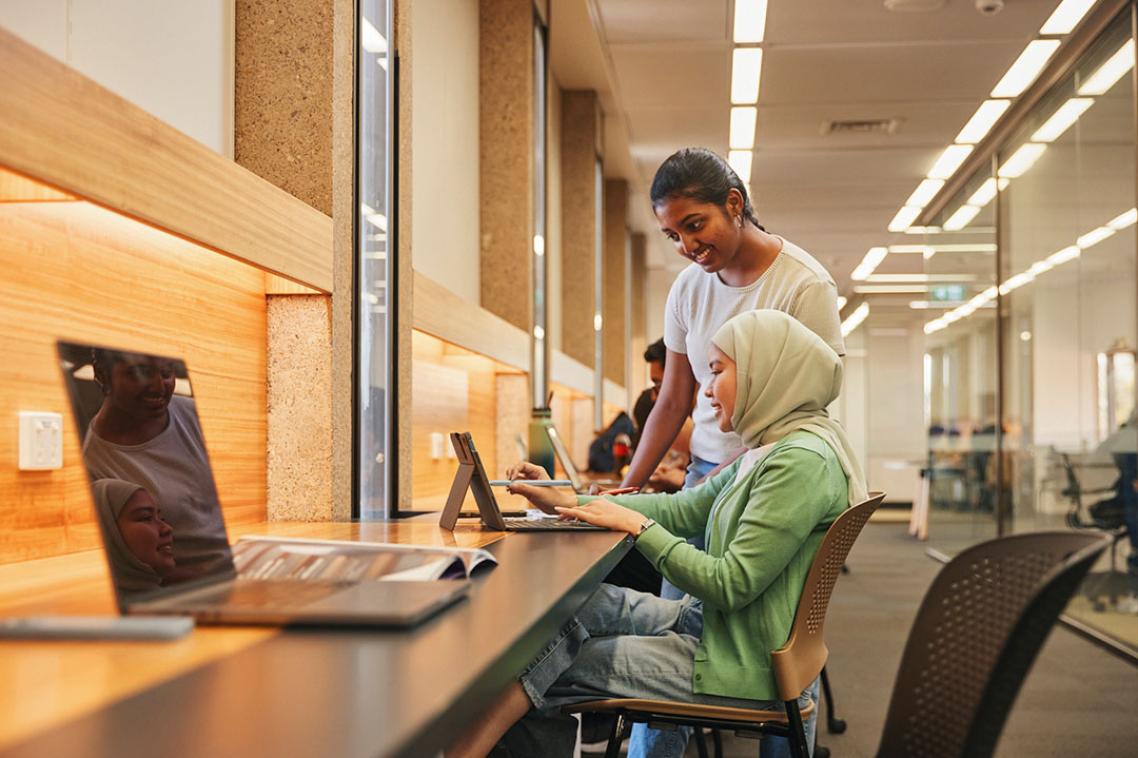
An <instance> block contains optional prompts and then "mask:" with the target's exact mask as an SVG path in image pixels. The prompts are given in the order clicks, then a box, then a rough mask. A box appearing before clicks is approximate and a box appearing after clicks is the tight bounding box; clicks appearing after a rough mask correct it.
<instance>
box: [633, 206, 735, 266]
mask: <svg viewBox="0 0 1138 758" xmlns="http://www.w3.org/2000/svg"><path fill="white" fill-rule="evenodd" d="M653 210H654V211H655V212H656V220H657V221H658V222H659V223H660V231H661V232H663V233H664V236H666V237H667V238H668V239H669V240H671V241H672V244H673V245H675V246H676V252H678V253H679V254H680V255H681V256H683V257H684V258H687V259H688V260H690V261H693V262H695V263H697V264H699V266H700V267H701V268H702V269H703V270H704V271H705V272H707V273H709V274H713V273H715V272H717V271H721V270H722V269H723V268H725V267H726V266H728V265H729V264H730V263H731V261H732V260H733V259H734V258H735V255H736V253H737V252H738V250H739V245H740V242H741V240H742V236H743V229H742V225H741V219H742V218H743V215H742V214H743V196H742V195H741V194H740V193H739V192H738V190H734V189H733V190H731V191H730V192H728V194H727V203H726V204H725V205H722V206H720V205H714V204H712V203H704V202H701V201H699V200H696V199H694V198H690V197H666V198H664V199H663V200H661V201H660V202H659V203H657V204H656V205H655V206H654V207H653Z"/></svg>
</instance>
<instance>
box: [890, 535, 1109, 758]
mask: <svg viewBox="0 0 1138 758" xmlns="http://www.w3.org/2000/svg"><path fill="white" fill-rule="evenodd" d="M1109 544H1110V537H1109V536H1104V535H1096V534H1088V533H1086V532H1081V533H1079V532H1041V533H1036V534H1021V535H1014V536H1011V537H1001V538H999V539H995V540H991V541H989V542H984V543H981V544H979V545H976V546H974V547H972V548H969V549H968V550H965V551H964V552H962V553H960V554H959V555H957V556H956V557H955V558H954V559H952V561H950V562H949V563H948V564H947V565H946V566H945V567H944V568H943V569H942V570H941V572H940V573H939V574H937V576H936V578H935V579H934V580H933V583H932V585H931V586H930V587H929V590H928V592H926V593H925V598H924V600H923V601H922V602H921V607H920V610H919V611H918V612H917V618H916V620H915V621H914V622H913V628H912V630H911V631H910V632H909V639H908V642H906V644H905V652H904V654H903V656H902V658H901V665H900V668H899V670H898V672H897V680H896V683H895V684H894V686H893V696H892V699H891V701H890V704H889V711H888V714H887V716H886V720H885V729H884V732H883V734H882V737H881V744H880V747H879V748H878V750H877V755H878V756H882V757H883V758H884V757H886V756H896V755H905V756H913V757H914V758H942V757H943V758H949V757H952V758H957V757H959V756H969V758H973V757H975V758H984V756H990V755H991V754H992V752H993V751H994V750H995V747H996V743H997V741H998V740H999V737H1000V733H1001V732H1002V731H1003V728H1004V723H1005V722H1006V721H1007V717H1008V712H1009V711H1010V710H1011V706H1012V703H1013V702H1015V698H1016V695H1017V694H1018V693H1019V689H1020V686H1021V685H1022V684H1023V680H1024V677H1025V676H1026V675H1027V672H1028V671H1029V670H1030V668H1031V665H1032V663H1033V662H1034V661H1035V657H1036V655H1038V653H1039V650H1040V648H1041V647H1042V646H1043V643H1044V641H1045V640H1046V639H1047V635H1048V634H1049V633H1050V631H1051V628H1052V627H1053V626H1054V624H1055V620H1056V619H1057V618H1058V617H1059V614H1060V613H1061V612H1062V610H1063V608H1064V607H1065V606H1066V605H1067V601H1068V600H1069V599H1070V598H1071V595H1073V594H1074V592H1075V590H1076V589H1077V588H1078V586H1079V583H1080V582H1081V581H1082V580H1083V577H1085V576H1086V573H1087V571H1088V570H1089V569H1090V567H1091V565H1092V564H1093V563H1094V562H1095V560H1096V559H1097V558H1098V557H1099V556H1100V555H1101V554H1102V552H1103V551H1104V550H1106V548H1107V546H1108V545H1109Z"/></svg>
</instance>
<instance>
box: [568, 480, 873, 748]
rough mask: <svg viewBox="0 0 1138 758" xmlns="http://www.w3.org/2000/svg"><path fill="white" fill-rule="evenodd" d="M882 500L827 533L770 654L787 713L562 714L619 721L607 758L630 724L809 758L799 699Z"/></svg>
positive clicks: (618, 705)
mask: <svg viewBox="0 0 1138 758" xmlns="http://www.w3.org/2000/svg"><path fill="white" fill-rule="evenodd" d="M884 498H885V495H884V494H883V493H872V496H871V497H870V499H869V500H866V501H865V502H863V503H858V504H857V505H855V506H853V507H851V508H848V509H846V510H845V511H844V512H843V513H842V514H841V515H840V516H838V518H836V519H835V520H834V523H833V524H831V525H830V528H829V529H827V530H826V536H825V537H823V538H822V544H821V545H819V547H818V552H817V553H816V554H815V555H814V560H813V562H812V563H811V565H810V571H809V572H808V573H807V575H806V583H805V585H804V586H803V590H802V596H801V598H800V599H799V601H798V610H797V612H796V613H795V615H794V623H793V625H792V626H791V628H790V639H788V640H787V642H786V644H785V645H783V646H782V647H781V648H779V649H778V650H775V651H774V652H772V653H771V665H772V667H773V669H774V674H775V682H776V683H777V685H778V691H779V697H781V698H782V700H783V704H784V706H785V708H786V710H785V711H775V710H770V711H767V710H752V709H749V708H727V707H722V706H713V705H702V704H699V703H684V702H673V701H668V700H640V699H632V698H617V699H611V700H593V701H590V702H586V703H578V704H576V705H572V706H568V707H566V708H564V709H563V712H565V713H610V714H614V715H615V716H616V717H617V718H616V723H615V724H614V725H613V729H612V732H611V734H610V736H609V743H608V749H607V751H606V752H605V756H606V758H616V756H617V755H619V753H620V743H621V740H622V739H623V738H624V733H625V730H626V728H627V727H629V726H630V725H631V724H633V723H647V724H649V725H650V726H657V725H668V726H691V727H695V728H696V729H701V728H711V729H730V730H732V731H734V732H736V733H738V734H741V735H746V736H761V735H763V734H773V735H779V736H782V737H787V738H788V739H789V740H790V751H791V755H793V756H795V758H807V756H808V755H809V750H808V748H807V746H806V731H805V721H804V719H806V718H807V717H809V716H810V714H811V713H812V712H813V710H814V707H815V706H814V704H813V703H809V704H807V705H806V706H805V707H804V708H801V709H800V708H799V706H798V697H799V695H801V694H802V692H803V691H804V690H805V689H806V688H807V687H809V686H810V684H811V683H812V682H813V681H814V680H815V679H817V678H818V676H819V674H820V672H821V670H822V666H823V665H825V663H826V656H827V655H828V654H829V653H828V651H827V650H826V643H825V641H824V638H823V624H824V622H825V620H826V608H827V606H828V605H829V603H830V595H831V593H832V592H833V589H834V582H835V581H837V578H838V574H839V572H840V571H841V568H842V565H843V564H844V563H845V560H846V556H847V555H848V554H849V551H850V548H851V547H852V546H853V543H854V540H855V539H857V536H858V535H859V534H860V533H861V530H862V527H863V526H865V523H866V521H868V520H869V517H870V516H871V515H872V514H873V512H874V511H875V510H877V507H878V506H879V505H881V501H882V500H883V499H884ZM719 751H720V744H719V741H718V740H716V753H717V755H718V753H719Z"/></svg>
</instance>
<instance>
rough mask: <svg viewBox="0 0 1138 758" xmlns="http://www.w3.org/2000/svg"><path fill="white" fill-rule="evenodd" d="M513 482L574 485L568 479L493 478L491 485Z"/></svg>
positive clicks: (504, 485)
mask: <svg viewBox="0 0 1138 758" xmlns="http://www.w3.org/2000/svg"><path fill="white" fill-rule="evenodd" d="M511 484H529V485H532V486H534V487H572V486H573V482H571V481H569V480H568V479H512V480H511V479H491V480H490V486H491V487H509V486H510V485H511Z"/></svg>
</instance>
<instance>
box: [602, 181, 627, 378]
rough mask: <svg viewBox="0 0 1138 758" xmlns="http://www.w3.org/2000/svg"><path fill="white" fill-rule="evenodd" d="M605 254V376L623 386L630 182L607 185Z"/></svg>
mask: <svg viewBox="0 0 1138 758" xmlns="http://www.w3.org/2000/svg"><path fill="white" fill-rule="evenodd" d="M604 206H605V215H604V224H605V252H604V262H605V270H604V295H603V297H604V302H603V303H602V306H603V308H602V315H603V317H604V372H605V378H606V379H609V380H611V381H613V382H616V383H617V384H621V385H623V384H624V382H625V376H624V359H625V356H626V355H627V354H628V339H627V335H626V334H625V324H626V321H625V312H626V311H627V309H628V300H627V298H626V293H625V281H626V278H627V276H628V271H627V256H628V182H627V181H625V180H624V179H608V180H606V181H605V197H604Z"/></svg>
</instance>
